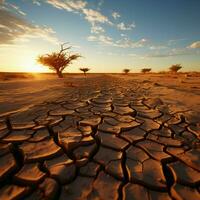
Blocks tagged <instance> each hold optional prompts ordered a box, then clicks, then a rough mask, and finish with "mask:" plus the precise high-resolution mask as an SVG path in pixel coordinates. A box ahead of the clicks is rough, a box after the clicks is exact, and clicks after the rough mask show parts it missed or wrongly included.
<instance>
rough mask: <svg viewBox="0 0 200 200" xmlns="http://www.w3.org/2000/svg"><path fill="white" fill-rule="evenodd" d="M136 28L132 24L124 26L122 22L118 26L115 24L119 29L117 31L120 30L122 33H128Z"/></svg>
mask: <svg viewBox="0 0 200 200" xmlns="http://www.w3.org/2000/svg"><path fill="white" fill-rule="evenodd" d="M135 27H136V26H135V24H134V23H132V24H127V25H126V24H124V23H123V22H121V23H119V24H117V28H118V29H119V30H122V31H130V30H132V29H133V28H135Z"/></svg>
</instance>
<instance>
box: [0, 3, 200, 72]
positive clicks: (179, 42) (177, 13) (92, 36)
mask: <svg viewBox="0 0 200 200" xmlns="http://www.w3.org/2000/svg"><path fill="white" fill-rule="evenodd" d="M199 8H200V1H199V0H190V1H189V0H167V1H166V0H87V1H86V0H0V38H1V39H0V59H1V65H0V71H45V68H43V67H41V66H39V65H38V64H37V63H36V61H35V59H36V57H37V56H38V55H40V54H44V53H48V52H51V51H55V50H58V49H59V44H60V43H62V42H69V43H70V45H72V46H73V51H75V52H79V53H80V54H82V55H83V58H81V59H80V60H78V61H76V62H74V64H73V65H72V66H70V67H68V68H67V69H66V71H69V72H78V69H79V67H83V66H85V67H89V68H91V69H92V71H91V72H121V70H122V69H123V68H130V69H131V70H132V71H133V72H138V71H140V69H141V68H144V67H150V68H152V69H153V71H162V70H166V69H167V68H168V67H169V66H170V65H172V64H176V63H180V64H182V65H183V69H184V70H185V71H189V70H198V71H199V70H200V56H199V55H200V38H199V37H200V26H199V24H200V12H199ZM11 53H12V54H13V58H12V59H9V57H10V54H11Z"/></svg>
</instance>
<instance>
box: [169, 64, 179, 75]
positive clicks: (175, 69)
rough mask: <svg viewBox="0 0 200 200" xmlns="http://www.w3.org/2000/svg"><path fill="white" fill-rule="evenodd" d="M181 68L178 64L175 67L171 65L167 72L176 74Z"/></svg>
mask: <svg viewBox="0 0 200 200" xmlns="http://www.w3.org/2000/svg"><path fill="white" fill-rule="evenodd" d="M181 68H182V66H181V65H180V64H175V65H172V66H171V67H170V68H169V70H170V71H171V72H175V73H177V72H178V71H179V70H180V69H181Z"/></svg>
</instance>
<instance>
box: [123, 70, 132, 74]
mask: <svg viewBox="0 0 200 200" xmlns="http://www.w3.org/2000/svg"><path fill="white" fill-rule="evenodd" d="M130 71H131V70H130V69H123V72H124V73H125V74H128V73H129V72H130Z"/></svg>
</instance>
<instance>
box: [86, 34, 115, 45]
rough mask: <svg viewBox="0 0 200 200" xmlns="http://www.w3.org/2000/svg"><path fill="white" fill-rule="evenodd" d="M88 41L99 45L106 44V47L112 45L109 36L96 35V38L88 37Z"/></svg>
mask: <svg viewBox="0 0 200 200" xmlns="http://www.w3.org/2000/svg"><path fill="white" fill-rule="evenodd" d="M87 39H88V41H91V42H94V41H96V42H99V43H101V44H106V45H113V39H112V38H111V37H109V36H105V35H98V36H93V35H91V36H89V37H88V38H87Z"/></svg>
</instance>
